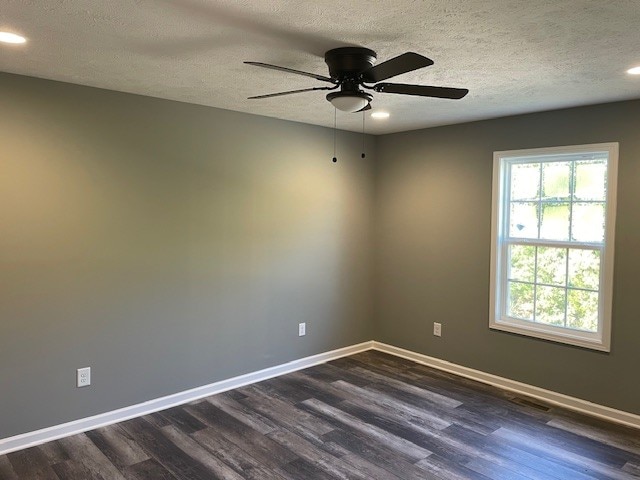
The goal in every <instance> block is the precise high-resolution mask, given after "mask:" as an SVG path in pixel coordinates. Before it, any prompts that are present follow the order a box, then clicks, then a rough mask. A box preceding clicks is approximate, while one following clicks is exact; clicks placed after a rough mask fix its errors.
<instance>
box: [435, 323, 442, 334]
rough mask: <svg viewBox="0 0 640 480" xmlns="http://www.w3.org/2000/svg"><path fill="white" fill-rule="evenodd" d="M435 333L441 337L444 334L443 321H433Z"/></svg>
mask: <svg viewBox="0 0 640 480" xmlns="http://www.w3.org/2000/svg"><path fill="white" fill-rule="evenodd" d="M433 334H434V335H435V336H436V337H441V336H442V324H441V323H437V322H433Z"/></svg>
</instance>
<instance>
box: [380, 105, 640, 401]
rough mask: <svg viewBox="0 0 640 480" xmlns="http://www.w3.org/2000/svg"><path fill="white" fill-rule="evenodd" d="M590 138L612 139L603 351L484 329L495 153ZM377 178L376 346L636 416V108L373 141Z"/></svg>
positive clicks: (639, 238)
mask: <svg viewBox="0 0 640 480" xmlns="http://www.w3.org/2000/svg"><path fill="white" fill-rule="evenodd" d="M599 142H619V143H620V159H619V178H618V209H617V228H616V242H615V255H616V258H615V279H614V304H613V336H612V347H611V353H601V352H595V351H590V350H585V349H581V348H575V347H570V346H566V345H561V344H556V343H551V342H547V341H543V340H537V339H532V338H527V337H523V336H518V335H512V334H509V333H504V332H498V331H491V330H489V328H488V318H489V267H490V241H491V230H490V227H491V186H492V183H491V182H492V179H491V176H492V161H493V152H494V151H498V150H512V149H524V148H535V147H551V146H559V145H575V144H586V143H599ZM375 178H376V190H375V208H374V212H375V221H374V223H375V228H376V236H375V240H376V248H375V252H376V257H375V258H376V262H375V285H376V286H375V292H376V294H375V296H374V299H375V304H374V306H375V308H374V311H375V331H374V337H375V339H376V340H379V341H382V342H387V343H390V344H393V345H396V346H399V347H404V348H407V349H410V350H414V351H417V352H421V353H424V354H427V355H431V356H434V357H438V358H441V359H444V360H448V361H451V362H455V363H458V364H461V365H465V366H468V367H471V368H475V369H479V370H483V371H485V372H490V373H494V374H497V375H501V376H505V377H508V378H511V379H514V380H519V381H522V382H526V383H529V384H533V385H537V386H540V387H543V388H547V389H550V390H554V391H557V392H562V393H565V394H569V395H573V396H576V397H579V398H583V399H587V400H590V401H593V402H596V403H600V404H604V405H608V406H611V407H615V408H619V409H622V410H626V411H629V412H633V413H636V414H640V382H639V381H638V366H639V365H640V313H639V309H638V286H639V285H640V254H639V253H638V247H639V246H640V221H639V220H640V215H639V207H640V101H632V102H623V103H613V104H607V105H599V106H593V107H584V108H576V109H569V110H561V111H554V112H545V113H538V114H531V115H523V116H516V117H510V118H502V119H497V120H490V121H482V122H475V123H469V124H461V125H454V126H447V127H441V128H433V129H428V130H422V131H414V132H407V133H399V134H394V135H387V136H382V137H379V139H378V161H377V171H376V176H375ZM433 322H442V331H443V335H442V338H437V337H434V336H433V335H432V329H433Z"/></svg>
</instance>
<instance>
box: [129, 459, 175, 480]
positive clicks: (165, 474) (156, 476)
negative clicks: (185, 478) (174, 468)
mask: <svg viewBox="0 0 640 480" xmlns="http://www.w3.org/2000/svg"><path fill="white" fill-rule="evenodd" d="M124 474H125V476H126V478H127V480H152V479H153V480H177V477H175V476H173V475H172V474H171V473H170V472H169V471H168V470H166V469H165V468H164V467H163V466H162V465H160V464H159V463H158V462H157V461H155V460H154V459H149V460H145V461H144V462H140V463H137V464H135V465H131V466H130V467H127V468H126V469H125V470H124Z"/></svg>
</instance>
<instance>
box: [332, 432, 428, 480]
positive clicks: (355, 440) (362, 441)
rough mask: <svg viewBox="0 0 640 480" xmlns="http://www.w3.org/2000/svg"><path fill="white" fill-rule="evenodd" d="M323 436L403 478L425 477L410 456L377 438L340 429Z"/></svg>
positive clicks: (412, 479)
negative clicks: (390, 447) (388, 446)
mask: <svg viewBox="0 0 640 480" xmlns="http://www.w3.org/2000/svg"><path fill="white" fill-rule="evenodd" d="M324 438H325V440H326V441H330V442H335V443H337V444H338V445H340V446H342V447H343V448H345V449H346V450H348V451H350V452H352V453H353V454H355V455H356V456H357V457H360V458H363V459H366V460H367V461H368V462H370V463H371V464H374V465H377V466H378V467H380V468H383V469H384V470H386V471H388V472H390V473H392V474H393V475H395V476H397V477H399V478H402V479H404V480H423V479H424V478H425V471H424V470H422V469H421V468H418V467H416V466H415V465H414V464H413V458H412V457H410V456H405V455H403V454H402V453H401V452H396V451H393V450H390V449H389V448H387V446H386V445H385V444H384V443H383V442H380V441H379V440H376V439H373V438H370V437H364V436H360V435H358V434H357V433H353V432H347V431H344V430H340V429H336V430H333V431H332V432H330V433H328V434H326V435H324Z"/></svg>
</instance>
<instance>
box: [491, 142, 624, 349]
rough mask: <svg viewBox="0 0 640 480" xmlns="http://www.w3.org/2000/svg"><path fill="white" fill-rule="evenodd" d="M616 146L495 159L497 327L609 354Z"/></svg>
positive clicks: (493, 253)
mask: <svg viewBox="0 0 640 480" xmlns="http://www.w3.org/2000/svg"><path fill="white" fill-rule="evenodd" d="M617 162H618V144H617V143H606V144H597V145H581V146H574V147H557V148H543V149H535V150H518V151H509V152H496V153H495V154H494V170H493V218H492V249H491V299H490V303H491V311H490V321H489V326H490V328H492V329H497V330H505V331H508V332H513V333H519V334H523V335H528V336H533V337H538V338H544V339H547V340H554V341H557V342H562V343H568V344H572V345H579V346H582V347H588V348H593V349H596V350H604V351H609V350H610V337H611V303H612V286H613V243H614V242H613V235H614V226H615V202H616V197H615V194H616V175H617Z"/></svg>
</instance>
